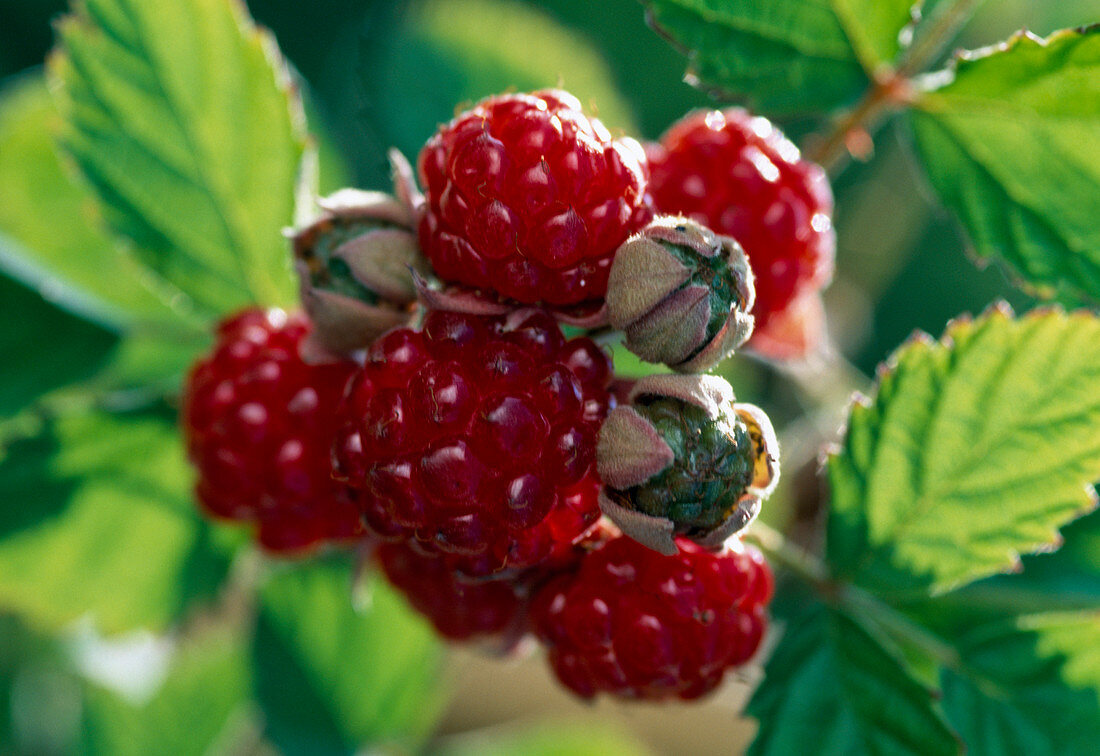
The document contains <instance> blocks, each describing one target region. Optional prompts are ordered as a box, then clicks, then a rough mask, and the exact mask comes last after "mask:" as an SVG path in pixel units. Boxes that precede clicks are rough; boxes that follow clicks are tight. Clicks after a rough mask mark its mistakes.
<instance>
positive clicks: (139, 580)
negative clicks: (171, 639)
mask: <svg viewBox="0 0 1100 756" xmlns="http://www.w3.org/2000/svg"><path fill="white" fill-rule="evenodd" d="M0 455H2V456H0V501H2V502H3V507H0V610H6V611H12V612H15V613H17V614H19V615H21V616H23V617H24V618H26V619H27V621H28V622H31V623H33V624H35V625H38V626H43V627H46V628H57V627H61V626H63V625H65V624H66V623H68V622H71V621H72V620H73V619H75V618H77V617H80V616H82V615H84V614H86V613H90V614H91V615H92V617H93V619H94V621H95V623H96V625H97V627H98V628H99V629H101V630H103V631H105V632H117V631H123V630H129V629H133V628H136V627H148V628H152V629H157V628H163V627H166V626H168V625H169V624H170V623H171V622H173V621H174V620H175V619H177V618H178V617H180V616H181V615H182V614H183V613H184V612H185V611H186V610H187V609H188V608H189V607H191V606H192V604H193V603H194V602H195V601H196V600H198V599H200V598H206V597H209V596H210V595H212V594H213V593H214V591H216V590H217V588H218V587H219V586H220V585H221V582H222V580H223V579H224V576H225V571H226V569H227V566H228V565H227V563H226V558H225V556H224V554H222V553H221V551H220V550H219V549H218V548H217V547H216V546H215V544H214V543H212V541H211V538H212V533H211V530H210V528H209V527H208V526H207V524H206V523H205V521H204V520H202V519H201V518H200V517H199V515H198V513H197V511H196V510H195V506H194V504H192V503H191V496H190V487H191V474H190V470H189V469H188V467H187V465H186V462H185V461H184V459H183V453H182V449H181V448H180V442H179V439H178V434H177V433H176V430H175V428H174V426H173V425H171V424H169V423H167V422H164V421H163V420H162V419H159V418H155V417H148V416H111V415H107V414H105V413H99V412H81V413H73V414H69V415H64V416H60V417H57V418H55V419H51V420H46V421H43V422H42V423H41V427H39V428H37V429H33V432H30V433H28V434H27V435H26V436H25V437H23V438H19V439H17V440H14V441H11V442H10V443H9V444H8V446H7V448H6V449H2V451H0Z"/></svg>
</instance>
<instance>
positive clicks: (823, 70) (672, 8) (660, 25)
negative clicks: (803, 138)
mask: <svg viewBox="0 0 1100 756" xmlns="http://www.w3.org/2000/svg"><path fill="white" fill-rule="evenodd" d="M645 3H646V5H647V6H648V8H649V13H650V22H651V24H652V25H653V26H654V27H656V29H657V30H658V31H660V32H661V33H663V34H665V35H667V36H668V37H670V38H671V40H672V41H673V43H674V44H676V45H677V46H679V47H681V48H683V49H684V50H685V51H686V52H687V55H688V63H689V77H690V78H691V79H694V80H695V81H696V82H698V83H700V84H701V85H702V86H704V87H706V88H711V89H717V90H720V92H721V93H722V94H724V95H728V96H731V97H734V98H736V99H746V100H748V101H749V102H750V104H751V105H752V106H753V107H754V108H755V109H756V110H759V111H761V112H762V113H764V114H765V115H769V116H782V115H792V114H793V115H805V114H808V113H815V112H822V111H829V110H832V109H833V108H836V107H838V106H840V105H844V104H846V103H849V102H852V101H853V100H855V99H856V98H857V97H859V95H860V94H862V93H863V91H864V90H865V89H867V87H868V86H869V85H870V81H871V79H870V77H871V76H873V75H874V74H875V72H876V71H877V70H878V69H879V68H880V67H881V66H883V65H884V64H888V63H890V62H891V61H892V60H893V59H894V58H895V57H896V55H897V53H898V50H899V42H898V34H899V33H900V32H901V30H902V28H903V27H904V26H906V24H908V23H909V21H910V8H911V7H912V6H913V5H914V3H913V2H912V0H772V1H771V2H766V3H762V2H759V1H758V0H645Z"/></svg>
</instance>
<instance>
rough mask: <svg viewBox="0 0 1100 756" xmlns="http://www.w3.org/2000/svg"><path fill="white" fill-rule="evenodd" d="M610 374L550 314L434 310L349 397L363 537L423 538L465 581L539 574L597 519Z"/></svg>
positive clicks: (346, 441) (389, 341) (342, 442)
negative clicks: (509, 571) (538, 567)
mask: <svg viewBox="0 0 1100 756" xmlns="http://www.w3.org/2000/svg"><path fill="white" fill-rule="evenodd" d="M610 376H611V365H610V362H609V361H608V358H607V355H605V354H604V352H603V351H601V350H600V348H599V347H598V346H596V344H595V343H593V342H592V341H591V340H589V339H582V338H578V339H573V340H571V341H566V340H565V338H564V337H563V336H562V333H561V331H560V330H559V329H558V326H557V324H556V323H555V322H554V321H553V319H552V318H551V317H550V316H549V315H548V314H546V313H545V312H542V311H539V310H523V311H517V312H515V313H512V314H511V315H509V316H507V317H503V318H481V317H477V316H473V315H465V314H459V313H452V312H443V311H436V312H433V313H431V314H429V315H428V317H427V319H426V320H425V321H424V326H423V328H422V330H420V331H415V330H412V329H407V328H406V329H398V330H393V331H390V332H389V333H388V334H386V335H385V336H384V337H382V338H381V339H379V340H378V341H377V342H375V344H374V345H373V346H372V347H371V349H370V350H369V351H368V353H367V361H366V364H365V365H364V367H363V368H362V370H361V371H360V372H359V373H358V374H357V376H356V378H355V379H354V381H353V383H352V385H351V386H350V387H349V390H348V396H347V399H346V401H345V404H344V407H343V408H342V410H341V414H342V416H343V417H344V418H345V419H346V425H345V427H344V429H343V430H342V431H341V435H340V436H339V437H338V439H337V446H336V456H337V461H338V466H337V474H338V476H339V477H340V478H341V479H343V480H346V481H347V482H348V483H349V484H350V485H351V486H352V487H354V488H356V489H357V490H359V491H361V492H362V494H363V495H362V497H361V501H362V505H363V507H364V518H365V522H366V524H367V526H368V528H369V529H371V530H372V531H374V532H375V533H376V534H378V535H379V536H381V537H383V538H385V539H388V540H401V539H405V538H408V537H410V536H415V537H416V538H417V539H418V540H419V541H421V542H422V544H423V548H425V549H429V550H432V551H440V552H444V553H448V554H452V555H455V556H456V564H457V565H458V569H461V570H462V571H463V572H465V573H466V574H468V575H487V574H492V573H495V572H498V571H500V570H503V569H505V568H513V569H522V568H526V567H530V566H532V565H535V564H537V563H539V562H541V561H543V560H544V559H547V558H548V557H550V556H552V555H553V554H554V553H556V552H557V551H560V550H562V549H568V548H569V546H570V545H571V544H572V543H573V542H574V541H576V540H577V539H578V538H579V537H580V536H581V535H582V534H583V533H584V532H585V531H586V530H587V529H588V528H589V527H590V526H591V525H592V523H593V522H595V520H596V519H597V517H598V515H599V510H598V502H597V494H598V488H599V481H598V480H597V478H596V473H595V469H594V461H595V454H596V437H597V434H598V432H599V426H600V422H601V421H602V419H603V417H604V416H605V415H606V414H607V410H608V405H609V402H610V395H609V393H608V385H609V383H610Z"/></svg>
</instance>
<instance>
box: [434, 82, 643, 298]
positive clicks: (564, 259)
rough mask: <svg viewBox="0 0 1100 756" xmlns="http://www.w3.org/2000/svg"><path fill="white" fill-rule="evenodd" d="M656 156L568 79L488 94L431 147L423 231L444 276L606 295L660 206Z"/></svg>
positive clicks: (562, 294) (529, 292)
mask: <svg viewBox="0 0 1100 756" xmlns="http://www.w3.org/2000/svg"><path fill="white" fill-rule="evenodd" d="M645 162H646V158H645V153H644V151H643V150H642V148H641V146H640V145H639V144H638V143H637V142H636V141H634V140H633V139H612V138H611V135H610V133H608V131H607V129H606V128H604V126H603V125H602V124H601V123H600V122H599V121H597V120H595V119H589V118H588V117H586V116H585V115H584V114H583V113H582V112H581V104H580V102H578V101H577V99H576V98H575V97H573V96H572V95H570V94H568V93H566V92H562V91H559V90H546V91H540V92H535V93H533V94H508V95H500V96H497V97H490V98H488V99H486V100H483V101H481V102H480V103H478V104H477V105H476V106H474V107H473V108H472V109H471V110H468V111H466V112H464V113H462V114H460V115H459V116H458V117H456V118H455V119H454V120H453V121H451V122H450V123H448V124H446V125H444V126H442V127H440V129H439V131H438V132H437V133H436V134H435V136H433V137H432V138H431V139H430V140H429V141H428V143H427V144H426V145H425V146H424V148H423V150H422V151H421V152H420V157H419V161H418V168H419V174H420V180H421V182H422V183H423V185H424V188H425V197H426V207H425V211H424V214H423V217H422V218H421V221H420V243H421V246H422V247H423V249H424V253H425V254H426V255H427V257H428V259H429V260H430V261H431V263H432V266H433V268H434V269H435V273H436V275H438V276H439V277H440V278H441V279H443V280H444V281H448V282H452V283H459V284H464V285H466V286H469V287H474V288H477V289H481V290H483V291H487V292H491V293H495V294H498V295H501V296H503V297H506V298H508V299H512V300H515V301H518V302H523V303H547V304H550V305H574V304H578V303H582V302H591V301H596V300H600V299H602V298H603V296H604V292H605V291H606V290H607V275H608V270H609V268H610V266H611V261H612V257H613V256H614V253H615V250H616V249H617V248H618V247H619V245H620V244H622V242H623V241H625V240H626V238H627V237H628V236H629V235H630V234H632V233H634V232H635V231H637V230H638V229H640V228H641V227H642V226H644V225H645V224H646V223H648V222H649V220H650V219H651V217H652V208H651V201H650V198H649V196H648V195H647V193H646V166H645Z"/></svg>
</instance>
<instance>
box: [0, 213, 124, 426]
mask: <svg viewBox="0 0 1100 756" xmlns="http://www.w3.org/2000/svg"><path fill="white" fill-rule="evenodd" d="M2 204H3V203H0V205H2ZM2 250H3V242H2V241H0V253H2ZM117 341H118V338H117V337H116V336H115V335H114V334H113V333H110V332H109V331H106V330H104V329H103V328H100V327H99V326H96V325H93V324H91V323H88V322H86V321H83V320H80V319H79V318H76V317H73V316H72V315H70V314H68V313H67V312H64V311H63V310H60V309H58V308H57V307H54V306H53V305H52V304H50V303H49V302H47V301H45V300H44V299H42V297H41V296H39V295H38V294H36V293H35V292H33V291H30V290H29V289H27V288H26V287H24V286H22V285H20V284H18V283H16V282H15V281H12V280H11V279H10V278H6V277H5V276H3V275H2V274H0V354H5V355H9V357H8V358H7V360H8V364H7V366H6V367H5V368H4V369H3V370H0V418H3V417H10V416H13V415H16V414H17V413H18V412H19V410H21V409H23V408H24V407H26V406H27V405H29V404H30V403H31V402H33V401H34V400H35V399H37V398H38V397H40V396H42V395H43V394H46V393H48V392H50V391H52V390H54V389H56V388H59V387H61V386H64V385H66V384H68V383H72V382H74V381H79V380H83V379H84V378H88V377H89V376H91V375H92V374H93V373H94V372H95V371H96V370H97V369H98V368H99V367H100V366H101V365H102V364H103V363H104V362H105V361H106V360H107V359H108V357H109V355H110V354H111V350H112V349H113V348H114V346H115V344H116V342H117Z"/></svg>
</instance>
